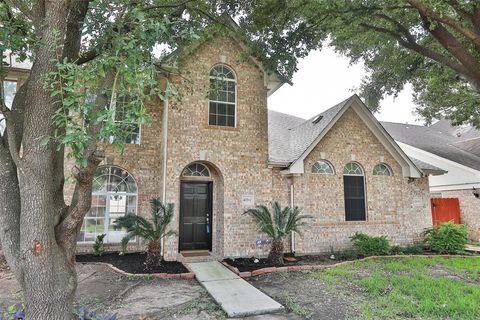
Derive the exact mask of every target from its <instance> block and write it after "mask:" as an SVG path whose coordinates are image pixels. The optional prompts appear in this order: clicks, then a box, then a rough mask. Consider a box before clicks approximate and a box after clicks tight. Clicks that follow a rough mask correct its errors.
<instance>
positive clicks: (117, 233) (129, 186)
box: [77, 166, 138, 243]
mask: <svg viewBox="0 0 480 320" xmlns="http://www.w3.org/2000/svg"><path fill="white" fill-rule="evenodd" d="M137 197H138V191H137V183H136V182H135V179H133V177H132V176H131V175H130V173H128V171H126V170H125V169H122V168H120V167H117V166H102V167H99V168H98V169H97V171H96V172H95V176H94V178H93V190H92V205H91V208H90V210H89V211H88V213H87V214H86V215H85V218H84V220H83V225H82V228H81V229H80V233H79V235H78V237H77V240H78V241H80V242H93V241H95V238H96V237H97V236H98V235H101V234H102V233H105V234H106V237H105V239H104V242H109V243H119V242H120V241H121V239H122V238H123V237H124V236H125V234H126V232H125V230H122V229H117V228H116V227H115V220H116V219H118V218H119V217H122V216H125V215H135V214H137Z"/></svg>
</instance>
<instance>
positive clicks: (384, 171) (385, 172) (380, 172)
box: [373, 163, 392, 176]
mask: <svg viewBox="0 0 480 320" xmlns="http://www.w3.org/2000/svg"><path fill="white" fill-rule="evenodd" d="M373 175H374V176H391V175H392V169H390V167H389V166H387V165H386V164H384V163H379V164H377V165H376V166H375V167H373Z"/></svg>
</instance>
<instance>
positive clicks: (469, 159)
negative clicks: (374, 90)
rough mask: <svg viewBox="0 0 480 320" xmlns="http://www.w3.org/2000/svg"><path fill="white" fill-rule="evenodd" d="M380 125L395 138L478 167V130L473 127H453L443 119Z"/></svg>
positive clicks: (479, 165)
mask: <svg viewBox="0 0 480 320" xmlns="http://www.w3.org/2000/svg"><path fill="white" fill-rule="evenodd" d="M381 124H382V126H383V127H384V128H385V129H386V130H387V131H388V133H389V134H390V135H391V136H392V137H393V138H394V139H395V140H396V141H399V142H402V143H405V144H408V145H410V146H412V147H415V148H418V149H421V150H424V151H427V152H430V153H433V154H435V155H437V156H440V157H442V158H445V159H448V160H451V161H454V162H457V163H460V164H462V165H465V166H467V167H470V168H472V169H475V170H480V131H478V130H476V129H475V128H473V127H463V128H462V127H454V126H451V124H450V122H449V121H447V120H441V121H439V122H437V123H436V124H434V125H432V126H429V127H426V126H419V125H411V124H402V123H392V122H382V123H381Z"/></svg>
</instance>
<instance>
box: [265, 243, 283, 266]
mask: <svg viewBox="0 0 480 320" xmlns="http://www.w3.org/2000/svg"><path fill="white" fill-rule="evenodd" d="M268 261H269V262H270V263H271V264H273V265H280V266H281V265H283V264H284V262H283V241H280V240H274V241H273V242H272V247H271V249H270V253H269V254H268Z"/></svg>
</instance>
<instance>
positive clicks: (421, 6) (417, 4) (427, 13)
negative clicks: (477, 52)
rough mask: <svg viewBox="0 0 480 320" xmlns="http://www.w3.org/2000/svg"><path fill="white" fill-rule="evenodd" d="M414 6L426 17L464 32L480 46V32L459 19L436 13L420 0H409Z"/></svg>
mask: <svg viewBox="0 0 480 320" xmlns="http://www.w3.org/2000/svg"><path fill="white" fill-rule="evenodd" d="M407 1H408V3H410V4H411V5H412V6H413V7H415V8H416V9H417V10H418V11H419V12H420V14H422V15H423V16H425V17H428V18H430V19H432V20H434V21H437V22H440V23H443V24H445V25H447V26H449V27H451V28H452V29H454V30H455V31H457V32H459V33H460V34H462V35H463V36H464V37H465V38H467V39H469V40H471V41H472V42H473V43H474V44H475V45H476V46H477V47H479V48H480V34H478V33H476V32H475V31H472V30H470V29H468V28H466V27H464V26H462V25H461V24H460V23H459V22H458V21H456V20H454V19H452V18H450V17H448V16H440V15H438V14H436V13H435V12H434V11H433V10H431V9H430V8H428V7H427V6H426V5H425V4H423V3H422V2H421V1H418V0H407Z"/></svg>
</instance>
